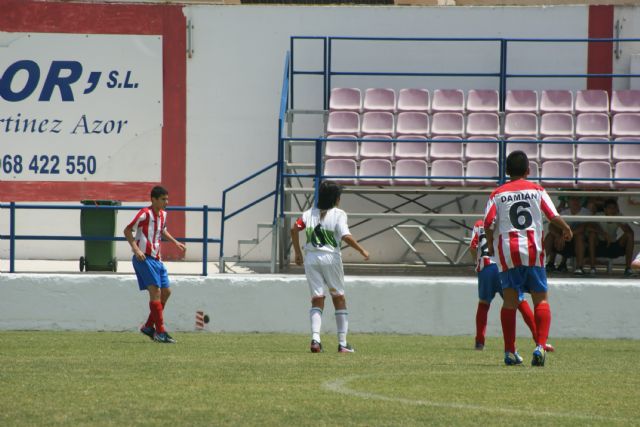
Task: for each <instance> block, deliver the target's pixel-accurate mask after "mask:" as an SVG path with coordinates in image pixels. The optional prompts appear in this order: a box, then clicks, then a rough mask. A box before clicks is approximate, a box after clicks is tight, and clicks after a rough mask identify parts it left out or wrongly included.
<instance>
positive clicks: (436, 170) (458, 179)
mask: <svg viewBox="0 0 640 427" xmlns="http://www.w3.org/2000/svg"><path fill="white" fill-rule="evenodd" d="M434 176H441V177H445V176H446V177H451V178H433V177H434ZM431 177H432V178H431V180H430V181H431V185H435V186H440V185H455V186H462V185H463V180H462V178H463V177H464V169H463V167H462V161H460V160H434V161H433V162H432V163H431Z"/></svg>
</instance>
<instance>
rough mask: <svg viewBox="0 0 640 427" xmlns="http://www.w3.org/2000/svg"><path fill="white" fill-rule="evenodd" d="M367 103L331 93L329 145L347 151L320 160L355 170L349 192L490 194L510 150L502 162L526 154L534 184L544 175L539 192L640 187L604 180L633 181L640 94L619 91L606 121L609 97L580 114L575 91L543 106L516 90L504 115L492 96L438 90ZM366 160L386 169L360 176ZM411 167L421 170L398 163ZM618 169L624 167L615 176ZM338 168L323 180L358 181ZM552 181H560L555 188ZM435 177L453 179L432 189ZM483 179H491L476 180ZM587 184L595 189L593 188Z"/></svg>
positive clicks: (596, 94)
mask: <svg viewBox="0 0 640 427" xmlns="http://www.w3.org/2000/svg"><path fill="white" fill-rule="evenodd" d="M364 93H365V95H364V103H362V101H361V96H360V94H361V91H360V89H357V88H336V89H333V90H332V92H331V96H332V98H331V99H330V106H331V109H332V111H331V112H330V113H329V118H328V123H327V133H326V135H327V136H328V137H331V138H338V139H343V141H331V140H328V141H327V143H326V145H325V151H324V156H325V158H326V159H327V160H329V159H345V160H349V159H351V160H354V161H356V164H355V166H356V170H358V171H359V173H358V175H357V176H358V177H359V178H358V179H357V180H356V181H352V182H355V183H360V184H364V185H373V184H375V185H418V184H424V185H428V184H427V183H430V184H433V185H439V186H448V185H455V186H460V185H464V186H482V185H493V184H495V183H496V177H497V176H498V175H499V174H498V173H497V172H496V171H498V170H499V168H498V163H497V162H498V161H499V160H500V146H501V144H503V143H504V144H505V155H508V154H509V153H510V152H511V151H514V150H523V151H525V152H526V153H527V155H528V156H529V158H530V160H531V162H532V163H531V165H532V169H533V170H532V176H536V177H537V176H538V168H540V171H539V172H540V177H541V178H542V181H541V182H542V183H543V184H545V185H547V186H551V187H557V188H573V187H576V188H581V189H582V188H585V189H588V188H593V189H602V188H608V189H611V188H618V187H620V188H626V187H629V186H635V184H634V182H633V181H622V182H615V181H607V179H609V180H611V179H612V178H614V179H615V178H621V177H632V175H631V174H632V173H633V172H634V171H636V170H637V169H636V167H637V165H636V163H638V162H640V145H639V144H636V143H638V142H640V91H632V90H624V91H614V92H613V97H612V101H611V111H610V112H609V105H610V104H609V97H608V94H607V92H605V91H602V90H579V91H576V93H575V105H574V94H573V92H571V91H568V90H543V91H541V92H540V105H539V106H538V92H536V91H533V90H511V91H508V93H507V96H506V102H505V113H500V112H499V110H498V107H499V98H498V92H497V91H495V90H484V89H482V90H478V89H471V90H469V91H468V92H467V94H466V98H465V93H464V91H463V90H461V89H436V90H434V91H433V97H431V95H430V91H429V90H428V89H425V88H407V89H401V90H400V91H399V92H398V96H397V97H396V92H395V91H394V90H393V89H388V88H369V89H366V90H365V91H364ZM334 96H335V97H336V98H335V99H333V97H334ZM430 99H432V104H431V106H430V102H429V101H430ZM465 99H466V103H465ZM359 106H361V107H362V108H360V110H358V108H359ZM357 111H361V112H360V113H358V112H357ZM610 117H612V119H611V118H610ZM360 124H361V125H360ZM538 126H539V127H538ZM358 137H361V139H358ZM394 137H395V138H397V139H394ZM611 137H613V138H615V139H614V140H611V139H610V138H611ZM358 140H359V141H360V142H358ZM381 140H382V141H381ZM493 141H495V142H493ZM616 142H621V143H620V144H617V143H616ZM365 159H378V160H385V161H384V162H366V167H364V168H363V167H362V162H363V161H364V160H365ZM409 159H411V160H415V161H406V162H405V161H403V162H401V163H398V162H399V161H400V160H409ZM441 160H442V162H441ZM444 160H454V162H444ZM358 161H360V164H358ZM574 162H576V163H574ZM620 162H625V164H623V165H622V166H621V169H620V171H617V168H618V166H617V165H618V164H619V163H620ZM337 165H338V163H336V164H331V165H330V167H325V171H332V170H334V171H336V170H340V171H341V173H342V172H343V171H345V170H350V171H353V164H352V163H351V162H348V163H345V164H344V165H342V166H340V167H337ZM347 165H349V166H347ZM358 165H359V166H360V168H359V169H358ZM399 165H401V167H398V166H399ZM405 171H406V172H411V175H408V176H413V177H415V176H420V175H416V174H415V173H416V172H423V173H424V179H415V178H413V179H407V180H402V179H401V177H402V174H403V173H405ZM369 172H376V173H375V175H388V176H389V177H390V179H366V178H363V177H365V176H367V174H369ZM429 172H430V173H429ZM554 174H557V175H555V178H559V179H555V180H554V179H552V178H553V177H554ZM329 175H331V174H329ZM371 175H373V174H371ZM354 176H355V174H354ZM430 176H438V177H447V178H435V179H431V180H430V179H429V177H430ZM484 176H486V177H487V179H479V178H478V177H484ZM453 177H458V179H457V180H455V179H453ZM469 177H476V178H469ZM589 177H591V178H596V179H594V180H588V179H587V178H589ZM391 178H392V179H391Z"/></svg>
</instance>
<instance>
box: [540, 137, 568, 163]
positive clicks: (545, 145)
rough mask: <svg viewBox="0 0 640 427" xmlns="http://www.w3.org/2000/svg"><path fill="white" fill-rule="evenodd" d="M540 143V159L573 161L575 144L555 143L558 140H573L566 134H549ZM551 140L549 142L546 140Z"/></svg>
mask: <svg viewBox="0 0 640 427" xmlns="http://www.w3.org/2000/svg"><path fill="white" fill-rule="evenodd" d="M542 141H543V142H542V144H540V159H541V160H542V161H547V160H571V161H573V156H574V148H573V144H554V142H556V141H561V142H571V143H572V142H573V139H572V138H568V137H566V136H549V137H546V138H543V139H542ZM545 141H549V142H545Z"/></svg>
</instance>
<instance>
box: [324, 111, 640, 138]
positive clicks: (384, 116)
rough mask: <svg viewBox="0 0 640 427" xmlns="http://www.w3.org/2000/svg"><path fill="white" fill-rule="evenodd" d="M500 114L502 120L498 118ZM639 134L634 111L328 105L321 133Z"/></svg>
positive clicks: (639, 117)
mask: <svg viewBox="0 0 640 427" xmlns="http://www.w3.org/2000/svg"><path fill="white" fill-rule="evenodd" d="M501 117H504V120H501ZM336 134H340V135H389V136H396V135H398V136H400V135H420V136H447V135H451V136H458V137H465V136H467V137H472V136H492V137H498V136H505V137H512V136H527V137H536V138H537V137H543V138H544V137H568V138H574V137H575V138H583V137H604V138H609V137H613V138H620V137H640V113H619V114H616V115H615V116H613V118H612V119H610V118H609V116H608V115H607V114H605V113H582V114H578V115H577V116H575V117H574V116H573V115H572V114H569V113H545V114H542V115H541V116H539V117H538V115H536V114H535V113H507V114H505V115H504V116H501V115H500V114H498V113H469V114H468V115H466V116H465V115H464V114H463V113H457V112H438V113H434V114H432V115H429V114H427V113H424V112H416V111H404V112H400V113H397V115H396V114H394V113H392V112H389V111H367V112H365V113H362V114H361V113H357V112H354V111H332V112H330V113H329V119H328V121H327V135H336Z"/></svg>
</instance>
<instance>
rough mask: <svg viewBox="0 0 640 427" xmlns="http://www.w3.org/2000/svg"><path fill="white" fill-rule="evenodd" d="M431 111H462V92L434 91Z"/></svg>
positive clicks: (453, 90)
mask: <svg viewBox="0 0 640 427" xmlns="http://www.w3.org/2000/svg"><path fill="white" fill-rule="evenodd" d="M431 111H433V112H434V113H437V112H441V111H453V112H460V113H461V112H463V111H464V92H463V91H462V90H461V89H436V90H435V91H434V92H433V102H432V104H431Z"/></svg>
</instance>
